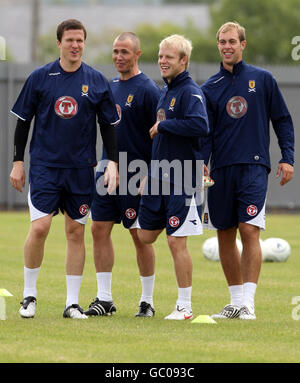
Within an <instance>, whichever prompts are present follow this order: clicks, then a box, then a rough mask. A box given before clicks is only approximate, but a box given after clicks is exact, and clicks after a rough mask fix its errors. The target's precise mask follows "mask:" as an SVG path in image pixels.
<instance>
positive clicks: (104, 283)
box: [96, 272, 113, 302]
mask: <svg viewBox="0 0 300 383" xmlns="http://www.w3.org/2000/svg"><path fill="white" fill-rule="evenodd" d="M96 278H97V287H98V292H97V298H98V299H99V300H100V301H106V302H108V301H112V300H113V299H112V294H111V280H112V273H111V272H101V273H96Z"/></svg>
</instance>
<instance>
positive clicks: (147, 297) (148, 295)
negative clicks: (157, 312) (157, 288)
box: [140, 274, 155, 307]
mask: <svg viewBox="0 0 300 383" xmlns="http://www.w3.org/2000/svg"><path fill="white" fill-rule="evenodd" d="M140 280H141V283H142V295H141V299H140V303H141V302H147V303H150V304H151V306H152V307H153V290H154V282H155V274H153V275H150V276H149V277H142V276H141V275H140Z"/></svg>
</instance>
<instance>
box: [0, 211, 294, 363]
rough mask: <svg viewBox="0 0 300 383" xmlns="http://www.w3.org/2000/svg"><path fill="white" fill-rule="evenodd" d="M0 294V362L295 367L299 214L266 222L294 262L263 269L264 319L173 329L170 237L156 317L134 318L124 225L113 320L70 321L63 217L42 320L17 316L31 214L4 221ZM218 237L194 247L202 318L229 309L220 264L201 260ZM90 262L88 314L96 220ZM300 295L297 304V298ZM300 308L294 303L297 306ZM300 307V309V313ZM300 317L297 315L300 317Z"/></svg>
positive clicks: (51, 249)
mask: <svg viewBox="0 0 300 383" xmlns="http://www.w3.org/2000/svg"><path fill="white" fill-rule="evenodd" d="M0 218H1V219H0V288H5V289H7V290H8V291H9V292H11V293H12V294H13V297H10V298H6V313H7V319H6V320H0V363H29V362H30V363H51V362H52V363H79V362H81V363H216V362H217V363H228V362H230V363H238V362H239V363H296V362H299V361H300V341H299V339H300V320H296V319H293V313H294V314H295V313H296V314H297V315H296V318H297V317H300V277H299V276H300V275H299V274H300V236H299V227H300V216H299V215H267V225H266V227H267V228H266V231H265V232H262V235H261V238H262V239H265V238H269V237H280V238H284V239H286V240H287V241H288V242H289V243H290V245H291V248H292V254H291V256H290V258H289V259H288V261H287V262H285V263H263V266H262V270H261V275H260V282H259V286H258V288H257V292H256V315H257V320H256V321H241V320H230V321H218V323H217V324H195V323H194V324H193V323H191V322H190V321H184V322H181V321H179V322H177V321H166V320H164V319H163V318H164V316H166V315H167V314H169V313H170V312H171V311H172V310H173V307H174V305H175V302H176V298H177V286H176V281H175V274H174V269H173V261H172V258H171V255H170V252H169V250H168V247H167V242H166V237H165V233H162V234H161V236H160V237H159V239H158V241H157V242H156V243H155V245H154V246H155V251H156V283H155V294H154V305H155V309H156V315H155V317H154V318H151V319H150V318H135V317H134V314H135V313H136V311H137V308H138V301H139V298H140V294H141V285H140V280H139V275H138V269H137V265H136V259H135V251H134V247H133V244H132V242H131V239H130V235H129V233H128V232H127V231H126V230H125V229H123V227H122V226H121V225H115V227H114V230H113V241H114V246H115V267H114V271H113V282H112V293H113V298H114V301H115V304H116V307H117V313H116V314H115V315H114V316H112V317H95V318H89V319H88V320H70V319H64V318H63V317H62V313H63V309H64V305H65V299H66V283H65V237H64V221H63V216H62V215H59V216H57V217H55V218H54V220H53V225H52V227H51V231H50V234H49V237H48V240H47V242H46V249H45V258H44V262H43V265H42V268H41V271H40V274H39V279H38V286H37V287H38V305H37V313H36V317H35V318H34V319H21V318H20V317H19V314H18V310H19V307H20V305H19V302H20V300H21V299H22V291H23V244H24V241H25V238H26V236H27V232H28V228H29V216H28V213H27V212H21V213H20V212H18V213H14V212H13V213H9V212H1V213H0ZM214 235H215V233H214V232H213V231H205V233H204V235H202V236H197V237H191V238H189V239H188V247H189V250H190V253H191V256H192V258H193V265H194V271H193V293H192V304H193V312H194V317H197V316H198V315H206V314H212V313H215V312H216V311H219V310H220V309H221V308H222V307H223V306H224V304H226V303H228V300H229V294H228V289H227V286H226V283H225V279H224V276H223V272H222V271H221V265H220V263H219V262H211V261H208V260H206V259H205V258H204V257H203V255H202V250H201V248H202V244H203V241H204V240H205V239H206V238H208V237H211V236H214ZM85 239H86V264H85V269H84V275H83V281H82V286H81V292H80V302H79V303H80V304H81V306H83V308H87V306H88V305H89V303H90V302H91V300H92V299H93V298H94V297H95V294H96V277H95V270H94V264H93V257H92V238H91V234H90V222H89V223H88V224H87V227H86V236H85ZM297 296H299V300H298V303H297V304H295V303H294V304H293V303H292V300H293V297H297ZM294 302H295V300H294ZM297 305H299V307H298V306H297ZM294 318H295V315H294Z"/></svg>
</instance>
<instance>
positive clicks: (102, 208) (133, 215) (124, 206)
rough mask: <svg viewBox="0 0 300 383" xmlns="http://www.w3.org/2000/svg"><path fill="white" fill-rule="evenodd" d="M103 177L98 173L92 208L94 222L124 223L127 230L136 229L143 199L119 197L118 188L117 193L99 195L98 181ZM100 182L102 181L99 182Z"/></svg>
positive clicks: (127, 195) (130, 196) (137, 196)
mask: <svg viewBox="0 0 300 383" xmlns="http://www.w3.org/2000/svg"><path fill="white" fill-rule="evenodd" d="M102 176H103V172H97V173H96V182H95V195H94V199H93V202H92V207H91V217H92V220H93V221H113V222H115V223H118V224H119V223H121V222H122V223H123V226H124V227H125V228H126V229H130V228H132V229H134V228H135V224H136V221H137V217H138V212H139V206H140V200H141V197H140V196H139V195H131V194H129V193H127V194H126V195H119V189H118V188H117V189H116V191H115V193H114V194H112V195H110V194H108V193H107V194H103V193H101V194H99V193H98V192H97V188H96V185H97V181H98V180H99V178H100V177H102ZM99 181H100V180H99Z"/></svg>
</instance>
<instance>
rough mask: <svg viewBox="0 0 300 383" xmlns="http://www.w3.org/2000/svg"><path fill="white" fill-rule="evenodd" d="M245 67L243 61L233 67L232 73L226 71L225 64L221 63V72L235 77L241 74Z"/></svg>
mask: <svg viewBox="0 0 300 383" xmlns="http://www.w3.org/2000/svg"><path fill="white" fill-rule="evenodd" d="M244 66H245V62H244V61H243V60H241V61H239V62H238V63H236V64H234V65H233V70H232V72H230V71H229V70H227V69H225V68H224V67H223V63H222V62H221V64H220V72H221V73H222V74H227V75H230V76H235V75H237V74H239V73H240V72H241V70H242V69H243V68H244Z"/></svg>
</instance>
